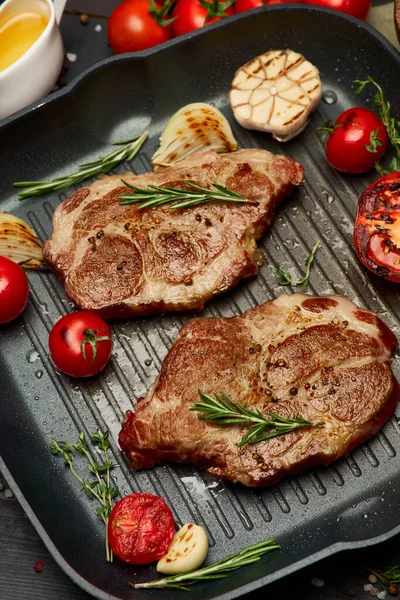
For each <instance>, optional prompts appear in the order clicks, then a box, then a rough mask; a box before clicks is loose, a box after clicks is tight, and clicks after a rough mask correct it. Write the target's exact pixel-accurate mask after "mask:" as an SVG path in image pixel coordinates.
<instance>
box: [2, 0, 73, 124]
mask: <svg viewBox="0 0 400 600" xmlns="http://www.w3.org/2000/svg"><path fill="white" fill-rule="evenodd" d="M28 11H29V12H37V13H39V14H42V15H43V16H45V17H46V18H47V19H48V24H47V26H46V29H45V30H44V31H43V33H42V34H41V36H40V37H39V38H38V39H37V40H36V42H35V43H34V44H33V45H32V46H31V47H30V48H29V49H28V50H27V51H26V52H25V54H23V55H22V56H21V57H20V58H19V59H18V60H17V61H16V62H15V63H13V64H12V65H10V66H9V67H8V68H7V69H5V70H4V71H0V119H3V118H4V117H7V116H9V115H11V114H13V113H14V112H16V111H17V110H19V109H21V108H24V107H25V106H28V105H29V104H31V103H32V102H36V101H37V100H40V99H41V98H44V97H45V96H46V95H47V94H48V93H49V92H50V91H51V90H52V89H53V87H54V85H55V83H56V81H57V79H58V77H59V75H60V72H61V69H62V64H63V60H64V47H63V41H62V38H61V33H60V30H59V27H58V23H57V19H56V13H55V7H54V5H53V2H52V0H6V1H5V2H4V3H3V4H2V5H1V6H0V22H4V21H5V20H7V19H9V18H10V17H12V16H14V15H16V14H20V13H23V12H28Z"/></svg>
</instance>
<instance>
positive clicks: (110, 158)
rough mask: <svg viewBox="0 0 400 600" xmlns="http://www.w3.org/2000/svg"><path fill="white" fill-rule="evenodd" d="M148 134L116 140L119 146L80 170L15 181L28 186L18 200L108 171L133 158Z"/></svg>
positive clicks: (42, 193) (18, 185)
mask: <svg viewBox="0 0 400 600" xmlns="http://www.w3.org/2000/svg"><path fill="white" fill-rule="evenodd" d="M147 136H148V132H147V131H145V132H144V133H142V135H140V136H137V137H134V138H132V139H130V140H126V141H124V142H114V144H113V145H114V146H118V148H117V149H116V150H114V151H113V152H111V153H110V154H108V155H107V156H99V158H97V159H96V160H94V161H92V162H87V163H84V164H81V165H79V170H78V171H76V172H75V173H71V174H69V175H63V176H62V177H56V178H55V179H52V180H51V181H17V182H15V183H13V186H14V187H20V188H26V189H24V190H23V191H22V192H19V194H18V200H23V199H24V198H29V197H30V196H43V195H44V194H47V193H48V192H55V191H57V190H62V189H64V188H66V187H70V186H72V185H77V184H78V183H81V181H84V180H85V179H88V178H89V177H94V176H96V175H99V174H100V173H104V174H105V173H108V172H109V171H111V169H114V168H115V167H117V166H118V165H119V164H120V163H121V162H123V161H125V160H126V161H130V160H132V159H133V158H134V157H135V156H136V154H137V153H138V152H139V150H140V149H141V147H142V146H143V144H144V142H145V141H146V139H147ZM120 146H122V147H120Z"/></svg>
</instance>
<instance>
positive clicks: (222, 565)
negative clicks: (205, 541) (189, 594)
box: [128, 539, 280, 590]
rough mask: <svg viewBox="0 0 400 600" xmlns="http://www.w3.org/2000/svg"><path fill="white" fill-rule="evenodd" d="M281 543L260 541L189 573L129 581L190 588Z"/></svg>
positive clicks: (257, 558)
mask: <svg viewBox="0 0 400 600" xmlns="http://www.w3.org/2000/svg"><path fill="white" fill-rule="evenodd" d="M279 548H280V546H279V544H278V543H277V542H276V541H275V540H273V539H271V540H267V541H265V542H259V543H258V544H254V545H252V546H248V547H247V548H245V549H244V550H241V551H240V552H236V553H235V554H231V555H230V556H228V557H227V558H223V559H222V560H219V561H217V562H215V563H212V564H211V565H209V566H206V567H202V568H201V569H197V570H195V571H190V572H188V573H181V574H179V575H171V576H169V577H164V578H163V579H158V580H155V581H148V582H146V583H133V582H131V581H128V583H129V585H130V586H131V587H133V588H135V589H138V588H175V589H180V590H189V586H191V585H193V584H194V583H196V582H198V581H205V580H208V579H220V578H222V577H226V576H227V575H228V574H229V573H230V572H231V571H234V570H235V569H239V568H240V567H244V566H245V565H249V564H251V563H254V562H256V561H258V560H260V558H261V557H262V556H263V555H264V554H266V553H267V552H271V551H272V550H278V549H279Z"/></svg>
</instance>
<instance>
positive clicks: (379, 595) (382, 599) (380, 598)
mask: <svg viewBox="0 0 400 600" xmlns="http://www.w3.org/2000/svg"><path fill="white" fill-rule="evenodd" d="M386 596H387V591H386V590H383V591H382V592H379V594H378V595H377V598H379V600H385V598H386Z"/></svg>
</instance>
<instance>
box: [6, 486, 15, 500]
mask: <svg viewBox="0 0 400 600" xmlns="http://www.w3.org/2000/svg"><path fill="white" fill-rule="evenodd" d="M4 496H5V497H6V498H12V497H13V496H14V494H13V493H12V491H11V490H10V489H9V488H7V489H6V490H4Z"/></svg>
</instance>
